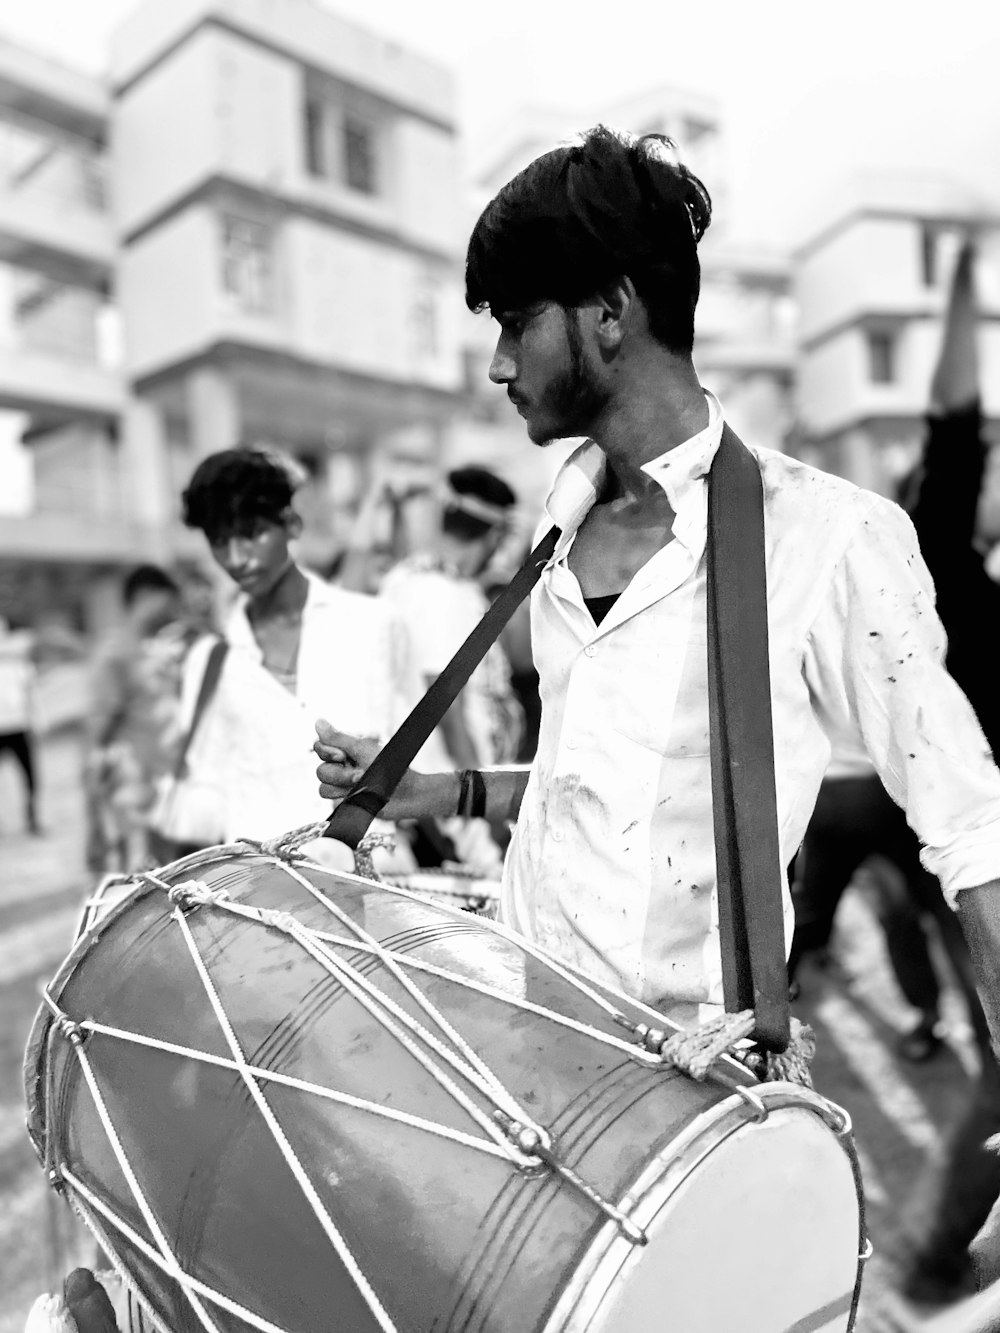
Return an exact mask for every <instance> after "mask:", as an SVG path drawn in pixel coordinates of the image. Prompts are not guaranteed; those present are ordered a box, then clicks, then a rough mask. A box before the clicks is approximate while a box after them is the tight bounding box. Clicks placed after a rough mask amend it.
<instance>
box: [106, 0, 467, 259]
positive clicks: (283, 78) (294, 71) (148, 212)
mask: <svg viewBox="0 0 1000 1333" xmlns="http://www.w3.org/2000/svg"><path fill="white" fill-rule="evenodd" d="M289 3H290V0H289ZM321 54H322V58H324V59H325V58H326V56H327V55H328V53H327V52H322V53H321ZM307 92H308V93H312V94H314V95H321V96H323V97H325V98H327V99H328V100H330V101H331V102H333V103H336V104H343V105H345V106H349V107H351V108H352V109H354V108H357V107H360V108H361V111H362V113H363V114H364V115H365V116H366V119H368V120H369V121H370V122H371V123H372V124H373V125H374V126H375V127H376V129H377V132H378V138H379V141H380V142H379V148H380V153H379V168H380V188H379V191H378V193H377V194H376V195H367V194H363V193H361V192H359V191H355V190H350V189H348V188H346V187H344V186H343V185H341V184H338V183H337V181H336V180H333V179H323V178H320V177H318V176H315V175H311V174H310V173H309V171H308V170H307V161H306V149H305V113H306V97H307ZM114 125H115V129H114V137H113V144H114V162H115V177H116V181H117V182H118V190H117V196H116V197H117V215H118V221H119V226H120V229H121V231H122V232H123V233H124V235H125V236H126V237H128V236H130V235H132V234H133V233H134V232H135V231H136V230H137V229H138V228H140V227H142V226H144V225H148V224H149V223H150V222H152V221H153V220H154V219H156V218H157V216H158V215H159V214H160V213H161V212H162V211H163V210H164V209H166V208H168V207H170V206H173V205H176V204H177V203H178V202H179V201H181V200H183V198H184V196H185V195H187V194H188V193H189V192H190V191H192V190H194V189H196V188H197V187H199V186H201V185H204V184H205V183H206V182H209V181H211V179H212V178H213V177H216V176H224V177H225V178H226V179H228V180H230V181H235V182H238V183H241V184H244V185H246V186H248V187H250V188H252V189H254V190H257V191H260V192H262V193H263V194H265V195H268V196H277V197H278V198H279V199H280V200H282V201H285V202H286V203H287V204H288V205H290V206H291V207H293V208H308V209H310V210H316V209H321V210H324V211H328V212H329V213H331V214H333V215H336V216H337V217H338V218H342V219H344V220H346V221H347V222H348V223H349V224H353V225H357V226H361V227H369V228H375V229H379V230H383V231H389V232H392V233H394V234H397V235H398V236H399V237H400V239H401V240H403V241H406V242H409V243H411V244H413V245H417V246H421V247H425V248H428V249H433V250H439V251H442V252H445V253H457V248H458V245H459V238H458V235H457V229H456V220H457V214H458V202H457V179H458V173H457V162H456V153H457V149H456V145H455V140H454V135H453V134H452V133H451V132H450V131H449V130H448V128H447V127H444V126H440V125H435V124H431V123H428V122H427V121H424V120H422V119H420V118H414V117H411V116H409V115H408V114H407V113H406V112H404V111H402V110H401V109H400V108H399V107H398V106H396V105H395V104H394V103H392V102H390V101H387V100H385V99H384V98H381V97H378V96H375V95H374V94H373V93H372V92H371V90H370V89H366V90H361V91H359V90H358V89H356V88H355V87H354V86H353V85H349V84H348V83H346V82H344V81H343V80H338V79H336V78H334V77H333V76H332V75H329V74H327V73H324V72H322V71H321V72H319V73H317V72H316V71H315V70H309V69H307V68H306V67H304V66H303V65H301V64H299V63H297V62H296V61H295V60H293V59H291V58H289V57H288V56H286V55H284V54H282V53H280V52H277V53H276V52H274V51H270V50H265V49H263V48H261V47H260V46H259V45H257V44H256V43H254V42H253V41H250V40H248V39H247V38H246V37H244V36H240V35H238V34H236V33H232V32H228V31H223V30H220V29H218V28H214V27H208V28H203V29H201V30H199V31H198V32H196V33H194V34H193V35H192V36H190V37H189V38H188V39H187V40H186V41H185V42H184V43H183V45H181V46H180V47H178V48H177V49H176V50H175V51H174V52H172V53H171V54H170V55H169V56H167V57H166V58H165V59H164V60H163V62H162V63H160V64H159V65H157V66H156V67H155V68H153V69H151V70H150V71H149V72H148V73H147V74H145V75H144V76H143V77H142V78H141V79H139V80H138V81H137V82H136V83H135V84H134V85H132V86H131V87H129V88H128V89H127V90H126V91H125V92H124V93H123V95H122V96H121V98H120V102H119V107H118V112H117V114H116V116H115V122H114Z"/></svg>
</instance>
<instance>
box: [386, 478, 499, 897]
mask: <svg viewBox="0 0 1000 1333" xmlns="http://www.w3.org/2000/svg"><path fill="white" fill-rule="evenodd" d="M516 499H517V497H516V496H515V495H514V492H513V491H512V490H511V488H510V487H509V486H508V485H507V483H506V482H505V481H503V480H502V478H500V477H497V476H495V475H494V474H493V473H492V472H490V471H488V470H487V469H486V468H483V467H474V466H470V467H463V468H456V469H455V470H454V471H452V472H449V473H448V476H447V479H446V491H445V494H444V497H443V508H442V513H441V526H440V530H439V532H438V534H437V536H436V538H435V541H434V543H433V545H432V546H430V547H428V548H427V549H426V550H423V551H418V552H416V553H415V554H414V555H411V556H408V557H407V558H406V559H405V560H402V561H400V563H399V564H398V565H396V566H395V568H393V569H391V570H390V571H389V572H388V574H387V575H386V576H385V578H384V580H383V582H382V588H381V592H380V595H381V596H382V597H383V598H384V599H385V600H386V601H387V602H388V604H389V605H390V606H391V607H392V608H393V610H394V611H395V613H396V614H397V615H398V617H399V619H400V620H401V621H402V623H403V624H404V625H405V627H406V630H407V634H408V636H409V640H410V644H411V647H412V651H413V657H414V661H415V663H416V667H417V670H418V672H419V674H420V677H421V680H422V683H423V688H424V689H427V688H428V687H429V686H430V685H431V684H432V683H433V681H434V680H435V679H436V678H437V677H438V676H439V675H440V674H441V672H442V671H443V670H444V668H445V667H446V666H447V665H448V663H449V662H450V661H451V658H452V656H453V655H454V653H455V652H456V651H457V649H458V648H459V647H460V646H461V644H462V643H464V641H465V639H466V638H467V637H468V636H469V634H471V632H472V631H473V630H474V629H475V627H476V626H477V625H478V624H479V622H480V620H482V618H483V616H484V615H485V613H486V611H487V609H488V607H489V602H488V600H487V597H486V593H485V591H484V590H483V586H482V584H481V582H480V578H481V576H482V575H483V573H484V571H485V570H486V568H487V566H488V565H489V563H490V561H491V560H492V559H493V556H494V555H495V554H496V552H497V549H498V548H499V546H500V545H501V543H502V542H503V540H504V537H505V536H506V535H507V532H508V525H509V523H510V519H511V516H512V514H513V512H514V505H515V503H516ZM522 722H523V718H522V713H521V707H520V704H519V703H518V702H517V699H516V698H515V697H514V691H513V689H512V687H511V683H510V665H509V663H508V661H507V657H506V654H505V653H504V650H503V648H502V647H501V645H500V644H499V643H495V644H493V646H492V647H491V648H490V650H489V652H488V653H487V654H486V656H485V657H484V658H483V660H482V661H481V662H480V663H479V665H478V666H477V667H476V669H475V671H474V672H473V673H472V675H471V677H470V678H469V683H468V684H467V685H466V687H465V689H464V690H463V691H462V693H461V694H460V695H459V696H458V698H457V699H456V700H455V702H454V704H453V705H452V706H451V708H450V709H449V710H448V712H447V713H446V714H445V716H444V718H443V719H442V721H441V725H440V727H438V728H437V730H436V731H435V732H434V734H433V735H432V736H431V737H430V739H429V740H428V742H427V744H426V745H425V746H424V748H423V749H422V750H421V752H420V755H419V758H418V767H420V768H423V769H428V770H429V771H431V772H434V771H437V770H439V769H441V768H456V769H463V768H470V769H473V768H475V769H478V768H484V767H490V766H492V765H494V764H509V763H513V761H514V759H515V757H516V755H517V747H518V742H519V740H520V736H521V727H522ZM443 829H444V832H445V833H446V834H447V836H448V837H449V838H450V839H451V842H452V843H453V845H454V847H455V854H456V856H457V858H458V860H460V861H461V862H462V863H463V864H466V865H470V866H472V867H474V868H475V869H477V870H479V871H480V872H481V873H483V874H486V875H489V876H491V877H494V878H499V875H500V867H501V863H502V856H501V847H500V846H498V843H497V842H496V841H494V838H493V837H492V836H491V831H490V826H489V825H488V824H487V823H486V821H485V820H482V819H468V820H462V819H458V818H456V819H450V820H447V821H446V822H445V824H444V825H443ZM497 834H498V837H499V838H500V841H501V843H502V846H503V847H506V845H507V837H506V836H505V829H503V828H502V827H498V829H497Z"/></svg>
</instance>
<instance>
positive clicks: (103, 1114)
mask: <svg viewBox="0 0 1000 1333" xmlns="http://www.w3.org/2000/svg"><path fill="white" fill-rule="evenodd" d="M63 1026H64V1029H65V1030H66V1035H67V1036H69V1038H70V1040H71V1041H72V1044H73V1047H74V1050H75V1052H76V1058H77V1059H78V1060H79V1062H80V1068H81V1069H82V1070H83V1076H84V1078H85V1079H86V1081H87V1086H88V1088H89V1089H90V1095H91V1096H92V1097H93V1099H94V1105H95V1106H96V1107H97V1114H98V1117H99V1119H100V1121H101V1124H102V1126H103V1127H104V1132H105V1133H106V1134H107V1136H108V1141H109V1142H110V1144H111V1148H112V1151H113V1152H114V1154H115V1156H116V1157H117V1159H118V1165H119V1166H120V1167H121V1169H122V1172H123V1173H124V1176H125V1179H126V1181H127V1182H128V1187H129V1189H130V1190H131V1191H132V1195H133V1197H134V1198H135V1201H136V1203H137V1204H138V1205H139V1211H140V1212H141V1213H142V1215H143V1217H144V1218H145V1221H146V1225H147V1226H148V1227H149V1229H150V1232H151V1233H152V1235H153V1239H154V1240H155V1241H156V1243H157V1245H158V1246H159V1247H160V1250H161V1253H162V1258H163V1260H164V1261H165V1264H166V1265H168V1266H169V1270H170V1272H171V1273H172V1274H173V1276H174V1277H175V1279H176V1280H177V1281H178V1282H179V1283H180V1285H181V1290H182V1291H183V1292H184V1295H185V1297H186V1298H187V1300H188V1303H189V1304H190V1306H191V1308H192V1310H194V1312H195V1314H196V1315H197V1316H198V1321H199V1323H200V1324H201V1326H202V1328H204V1329H205V1330H206V1333H220V1330H219V1328H218V1325H216V1324H215V1323H214V1322H213V1321H212V1319H211V1318H210V1317H209V1314H208V1312H207V1310H206V1309H205V1308H204V1306H203V1305H202V1303H201V1301H200V1300H199V1299H198V1298H197V1296H196V1295H195V1294H194V1292H193V1291H191V1289H190V1288H189V1287H188V1286H186V1285H184V1283H183V1282H182V1281H181V1279H182V1278H183V1277H184V1271H183V1269H182V1268H181V1266H180V1264H179V1263H178V1262H177V1259H176V1257H175V1255H174V1253H173V1250H172V1249H171V1248H170V1243H169V1241H168V1240H167V1238H166V1235H165V1233H164V1231H163V1229H162V1227H161V1226H160V1224H159V1222H158V1221H157V1220H156V1215H155V1213H154V1212H153V1210H152V1208H151V1207H150V1205H149V1201H148V1200H147V1198H146V1196H145V1194H144V1193H143V1191H142V1187H141V1186H140V1184H139V1179H138V1177H137V1176H136V1174H135V1172H134V1171H133V1169H132V1164H131V1162H130V1161H129V1160H128V1154H127V1153H126V1152H125V1149H124V1148H123V1146H122V1142H121V1139H120V1138H119V1137H118V1131H117V1130H116V1129H115V1126H114V1122H113V1121H112V1119H111V1116H110V1115H109V1113H108V1108H107V1104H106V1103H105V1101H104V1096H103V1094H102V1092H101V1089H100V1087H99V1086H98V1083H97V1078H96V1076H95V1074H94V1071H93V1069H92V1068H91V1065H90V1060H89V1059H88V1058H87V1054H86V1051H85V1050H84V1046H83V1040H82V1038H80V1037H79V1030H78V1028H77V1025H76V1024H73V1023H70V1024H68V1025H67V1024H65V1023H64V1025H63Z"/></svg>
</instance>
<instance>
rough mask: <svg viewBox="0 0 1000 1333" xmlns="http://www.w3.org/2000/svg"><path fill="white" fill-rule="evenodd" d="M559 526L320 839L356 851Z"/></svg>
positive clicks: (528, 584) (530, 579)
mask: <svg viewBox="0 0 1000 1333" xmlns="http://www.w3.org/2000/svg"><path fill="white" fill-rule="evenodd" d="M559 536H560V532H559V529H558V528H550V529H549V531H548V532H547V533H546V534H545V536H544V537H543V538H542V540H541V541H540V542H539V543H538V545H537V546H536V547H535V549H534V550H533V551H532V552H531V554H530V555H529V556H528V558H527V560H525V562H524V564H523V565H522V566H521V568H520V569H519V570H518V571H517V573H516V574H515V575H514V577H513V578H512V579H511V581H510V582H509V583H508V584H507V586H506V588H504V590H503V592H501V593H500V595H499V597H497V598H496V600H495V601H494V602H493V605H492V606H491V607H490V609H489V610H488V611H487V612H486V614H485V615H484V616H483V618H482V620H481V621H480V622H479V624H478V625H477V626H476V628H475V629H474V630H473V631H472V633H471V634H470V635H469V637H468V638H467V639H466V640H465V642H464V643H463V644H462V646H461V648H459V650H458V652H457V653H456V654H455V656H454V657H453V658H452V659H451V661H450V662H449V663H448V665H447V666H446V667H445V669H444V670H443V671H442V672H441V674H440V676H438V678H437V680H435V681H434V683H433V685H431V687H430V689H429V690H428V691H427V693H426V694H425V695H424V697H423V698H422V699H421V700H420V702H419V703H418V704H417V705H416V707H415V708H414V709H413V711H412V712H411V713H410V715H409V717H407V719H406V721H405V722H403V724H402V725H401V726H400V728H399V730H398V731H397V732H396V733H395V735H393V736H392V737H391V738H390V739H389V740H388V741H387V742H386V744H385V746H384V747H383V748H382V749H381V750H380V751H379V753H378V754H377V755H376V757H375V759H374V760H373V761H372V763H371V765H370V767H369V768H368V769H367V770H366V771H365V774H364V776H363V777H362V779H361V781H360V782H359V783H358V784H357V786H356V787H354V789H353V790H352V791H350V792H349V793H348V794H347V796H345V797H344V799H343V801H341V803H340V805H338V806H337V808H336V810H334V812H333V814H332V816H331V817H330V821H329V823H328V824H327V826H326V829H325V831H324V834H323V836H324V837H326V838H336V839H337V840H338V841H340V842H344V843H346V844H347V845H348V847H357V845H358V843H359V842H360V841H361V839H362V838H363V837H364V836H365V834H366V833H367V832H368V829H369V828H370V826H371V822H372V820H373V819H375V818H377V816H378V814H379V812H380V811H381V810H382V809H384V807H385V804H386V802H387V801H388V800H389V798H390V796H391V795H392V793H393V792H394V791H395V790H396V786H397V784H398V783H399V781H400V779H401V778H402V776H403V774H404V773H405V772H406V770H407V769H408V768H409V766H410V765H411V764H412V763H413V760H414V759H415V758H416V755H417V752H418V751H419V749H420V747H421V746H422V745H423V743H424V741H426V740H427V737H428V736H429V735H430V734H431V732H432V731H433V730H434V728H435V727H436V726H437V725H438V723H439V722H440V721H441V719H442V718H443V717H444V715H445V713H447V711H448V709H449V708H450V707H451V705H452V704H453V703H454V702H455V700H456V699H457V698H458V696H459V694H460V693H461V691H462V688H463V687H464V686H465V684H466V682H467V681H468V679H469V677H470V676H471V675H472V673H473V671H475V669H476V667H477V666H478V665H479V663H480V662H481V661H482V660H483V658H484V657H485V656H486V654H487V652H488V651H489V649H490V646H491V645H492V644H494V643H495V642H496V640H497V639H498V638H499V637H500V631H501V630H502V629H503V627H504V626H505V625H506V624H507V622H508V620H510V618H511V616H512V615H513V614H514V612H515V611H516V610H517V608H518V607H519V606H520V604H521V603H522V602H523V601H524V599H525V597H527V595H528V593H529V592H531V589H532V588H533V587H534V586H535V584H536V583H537V582H538V580H539V578H540V577H541V573H542V570H543V569H544V568H545V566H546V565H547V564H548V562H549V561H550V560H551V558H552V553H553V552H554V551H555V548H556V542H557V541H558V540H559Z"/></svg>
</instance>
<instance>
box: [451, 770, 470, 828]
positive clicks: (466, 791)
mask: <svg viewBox="0 0 1000 1333" xmlns="http://www.w3.org/2000/svg"><path fill="white" fill-rule="evenodd" d="M471 795H472V769H471V768H464V769H463V770H462V772H461V774H460V775H459V779H458V809H457V810H456V811H455V813H456V814H457V815H462V816H463V817H464V816H467V815H468V812H469V802H470V799H471Z"/></svg>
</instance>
